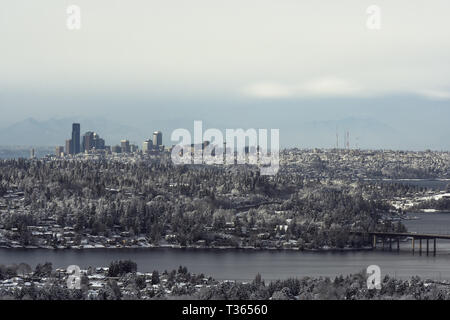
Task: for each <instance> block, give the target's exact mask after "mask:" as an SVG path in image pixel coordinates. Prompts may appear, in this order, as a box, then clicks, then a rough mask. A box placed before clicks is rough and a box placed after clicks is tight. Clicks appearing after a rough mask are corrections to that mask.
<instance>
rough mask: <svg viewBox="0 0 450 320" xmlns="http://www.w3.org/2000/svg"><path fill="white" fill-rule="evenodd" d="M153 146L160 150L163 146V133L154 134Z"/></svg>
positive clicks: (156, 132)
mask: <svg viewBox="0 0 450 320" xmlns="http://www.w3.org/2000/svg"><path fill="white" fill-rule="evenodd" d="M153 146H154V147H155V148H159V146H162V132H161V131H155V132H153Z"/></svg>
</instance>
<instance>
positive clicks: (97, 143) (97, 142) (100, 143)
mask: <svg viewBox="0 0 450 320" xmlns="http://www.w3.org/2000/svg"><path fill="white" fill-rule="evenodd" d="M94 148H95V149H96V150H103V149H105V140H103V139H102V138H100V136H99V135H98V134H96V133H94Z"/></svg>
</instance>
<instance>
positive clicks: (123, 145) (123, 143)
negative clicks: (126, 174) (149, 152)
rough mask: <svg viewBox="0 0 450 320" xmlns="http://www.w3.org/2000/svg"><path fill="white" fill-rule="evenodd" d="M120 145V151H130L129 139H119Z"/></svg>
mask: <svg viewBox="0 0 450 320" xmlns="http://www.w3.org/2000/svg"><path fill="white" fill-rule="evenodd" d="M120 147H121V149H122V152H125V153H129V152H130V141H128V140H122V141H120Z"/></svg>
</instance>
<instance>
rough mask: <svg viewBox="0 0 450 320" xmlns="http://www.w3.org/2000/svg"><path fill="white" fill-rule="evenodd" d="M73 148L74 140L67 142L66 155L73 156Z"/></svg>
mask: <svg viewBox="0 0 450 320" xmlns="http://www.w3.org/2000/svg"><path fill="white" fill-rule="evenodd" d="M72 147H73V144H72V139H69V140H66V154H73V150H72Z"/></svg>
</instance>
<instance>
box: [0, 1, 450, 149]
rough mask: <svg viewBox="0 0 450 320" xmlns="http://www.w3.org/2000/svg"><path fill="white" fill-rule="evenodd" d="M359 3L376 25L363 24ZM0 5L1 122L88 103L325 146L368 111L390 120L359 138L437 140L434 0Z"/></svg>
mask: <svg viewBox="0 0 450 320" xmlns="http://www.w3.org/2000/svg"><path fill="white" fill-rule="evenodd" d="M70 5H76V6H78V7H79V8H80V21H81V28H80V29H79V30H70V29H69V28H68V27H67V20H68V18H69V14H68V13H67V8H68V6H70ZM373 5H376V6H377V8H379V10H380V11H379V12H380V15H379V17H380V19H379V21H380V28H379V29H370V28H368V26H367V21H368V19H370V18H371V17H373V14H371V13H368V12H367V10H368V8H369V7H370V6H373ZM1 8H2V9H1V11H0V39H1V42H0V111H1V114H2V116H1V119H0V127H3V128H4V127H8V126H11V125H14V123H16V122H19V121H22V120H24V119H27V118H30V117H31V118H35V119H38V120H40V121H45V120H48V119H54V118H73V119H74V121H76V119H77V118H79V117H81V116H83V117H86V116H91V117H102V118H106V119H108V121H112V122H116V123H124V124H126V125H128V126H130V125H134V126H136V127H139V128H140V129H141V130H143V131H145V130H147V129H146V128H147V127H148V128H149V131H150V128H152V129H153V128H155V129H162V130H163V131H167V132H168V133H169V132H170V130H172V129H173V128H175V126H176V125H178V126H184V127H188V128H190V127H192V125H193V123H192V121H193V118H194V117H196V118H197V120H204V121H205V122H207V123H211V125H215V126H217V127H231V128H233V127H234V126H238V125H239V126H243V127H246V128H249V127H254V126H256V125H265V126H266V127H268V128H271V127H274V128H275V127H276V128H279V129H280V136H281V138H282V145H286V146H290V145H297V144H299V141H298V139H297V138H298V136H299V135H301V136H303V137H304V136H305V132H307V133H309V134H310V135H311V137H309V138H308V143H307V144H306V143H305V142H304V141H303V142H301V143H302V144H303V145H305V146H306V145H308V146H309V145H311V146H312V145H314V144H317V145H319V146H332V145H333V144H334V143H335V140H336V138H335V133H334V131H336V130H338V131H339V132H340V133H341V135H343V131H345V130H352V131H358V130H359V129H357V128H359V127H361V126H362V127H364V126H368V124H369V123H371V124H372V125H373V130H375V131H380V130H383V128H385V129H386V131H389V130H390V129H392V130H394V131H396V130H397V131H396V132H394V131H392V132H390V133H387V134H388V135H387V136H386V137H384V136H383V139H381V141H378V142H377V141H375V140H376V139H375V140H374V139H373V136H376V134H375V133H371V137H372V138H369V137H368V136H367V139H366V140H365V146H366V147H373V148H382V147H393V148H394V147H395V148H402V144H403V146H404V147H405V148H413V149H414V148H415V149H423V148H426V147H427V146H430V147H432V148H438V149H439V148H440V149H447V150H448V149H450V145H449V142H448V141H447V140H448V139H445V136H446V135H447V133H449V131H448V129H446V127H450V111H449V109H450V20H449V19H448V14H449V13H450V2H449V1H448V0H433V1H423V0H408V1H406V0H396V1H383V0H372V1H365V0H342V1H332V0H322V1H317V0H316V1H314V0H304V1H298V0H227V1H224V0H220V1H219V0H189V1H187V0H126V1H125V0H96V1H90V0H71V1H63V0H40V1H29V0H3V1H2V4H1ZM293 117H294V118H295V119H296V120H297V121H296V122H294V123H296V124H294V123H293V121H292V118H293ZM430 117H431V119H428V118H430ZM243 119H244V120H243ZM349 119H350V120H351V121H350V120H349ZM183 120H184V121H185V122H186V123H184V122H183ZM191 120H192V121H191ZM349 121H350V122H351V123H350V122H349ZM352 121H353V122H352ZM424 121H425V122H424ZM434 121H436V122H434ZM313 123H315V124H318V125H315V126H314V125H312V124H313ZM375 124H376V125H375ZM311 126H313V127H314V128H312V127H311ZM412 126H414V128H415V129H414V130H411V127H412ZM298 127H301V128H298ZM388 127H389V130H387V128H388ZM283 132H285V134H284V135H283ZM358 134H360V135H364V134H363V133H362V132H361V133H360V132H355V133H354V135H355V136H356V135H358ZM322 135H324V136H326V137H328V138H323V139H325V140H326V141H325V140H323V141H322V140H320V139H317V140H315V137H316V136H322ZM167 136H169V134H167V135H165V139H167ZM400 136H401V137H407V138H408V139H406V138H401V139H400V138H398V137H400ZM389 137H391V139H393V141H394V140H395V139H397V138H398V139H397V140H395V141H394V142H395V143H394V144H391V145H390V144H389V143H387V142H389ZM144 138H145V137H142V140H144ZM136 139H139V137H136ZM321 139H322V138H321ZM386 140H387V141H386ZM407 140H408V141H409V142H408V141H407ZM166 142H167V143H168V141H166ZM355 143H356V142H355ZM362 144H364V141H363V142H362ZM299 146H300V147H301V145H299Z"/></svg>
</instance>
